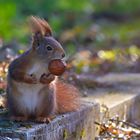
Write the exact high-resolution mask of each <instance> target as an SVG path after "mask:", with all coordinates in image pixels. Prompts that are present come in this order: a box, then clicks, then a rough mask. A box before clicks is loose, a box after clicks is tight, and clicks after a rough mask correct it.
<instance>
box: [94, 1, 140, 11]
mask: <svg viewBox="0 0 140 140" xmlns="http://www.w3.org/2000/svg"><path fill="white" fill-rule="evenodd" d="M94 8H95V10H96V11H99V12H100V11H112V12H114V13H120V14H121V13H131V14H133V13H135V12H139V9H140V1H139V0H104V1H102V0H94Z"/></svg>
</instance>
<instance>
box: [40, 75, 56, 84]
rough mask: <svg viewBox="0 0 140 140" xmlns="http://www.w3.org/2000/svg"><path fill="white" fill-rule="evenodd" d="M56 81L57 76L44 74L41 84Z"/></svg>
mask: <svg viewBox="0 0 140 140" xmlns="http://www.w3.org/2000/svg"><path fill="white" fill-rule="evenodd" d="M54 79H55V76H54V75H52V74H45V73H44V74H42V75H41V77H40V83H42V84H50V83H51V82H52V81H53V80H54Z"/></svg>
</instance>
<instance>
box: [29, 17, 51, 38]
mask: <svg viewBox="0 0 140 140" xmlns="http://www.w3.org/2000/svg"><path fill="white" fill-rule="evenodd" d="M29 24H30V28H31V31H32V32H33V34H41V35H42V36H51V35H52V29H51V27H50V25H49V24H48V22H47V21H45V20H44V19H41V18H39V17H35V16H31V17H30V19H29Z"/></svg>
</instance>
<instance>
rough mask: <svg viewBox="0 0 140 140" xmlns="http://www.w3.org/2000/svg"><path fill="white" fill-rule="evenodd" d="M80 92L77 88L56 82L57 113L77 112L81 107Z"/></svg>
mask: <svg viewBox="0 0 140 140" xmlns="http://www.w3.org/2000/svg"><path fill="white" fill-rule="evenodd" d="M79 98H80V97H79V91H78V89H77V88H76V87H74V86H73V85H70V84H66V83H64V82H62V81H57V82H56V101H57V109H58V110H57V112H58V113H66V112H71V111H75V110H77V109H78V108H79V106H80V99H79Z"/></svg>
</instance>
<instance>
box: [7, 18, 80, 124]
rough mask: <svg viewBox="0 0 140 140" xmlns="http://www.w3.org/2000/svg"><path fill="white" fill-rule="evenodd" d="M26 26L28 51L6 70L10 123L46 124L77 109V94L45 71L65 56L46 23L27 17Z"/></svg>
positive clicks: (75, 89) (75, 90)
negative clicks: (53, 62)
mask: <svg viewBox="0 0 140 140" xmlns="http://www.w3.org/2000/svg"><path fill="white" fill-rule="evenodd" d="M30 25H31V31H32V44H31V48H29V49H28V50H27V51H25V52H24V53H23V54H22V55H20V56H19V57H18V58H16V59H15V60H13V61H12V62H11V64H10V65H9V68H8V75H7V107H8V109H9V112H10V116H11V117H10V118H11V119H13V120H16V121H27V120H31V119H34V120H36V121H38V122H47V121H48V120H49V119H50V118H51V117H52V116H55V115H56V114H61V113H66V112H71V111H75V110H77V109H78V108H79V94H78V90H77V88H76V87H74V86H73V85H70V84H67V83H64V82H62V81H60V80H58V78H57V76H55V75H53V74H51V73H50V72H49V70H48V64H49V62H50V61H51V60H53V59H63V58H64V57H65V52H64V50H63V48H62V46H61V44H60V43H59V42H58V41H57V40H56V39H55V38H54V37H53V36H52V29H51V27H50V25H49V24H48V22H47V21H46V20H44V19H41V18H39V17H34V16H31V17H30Z"/></svg>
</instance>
